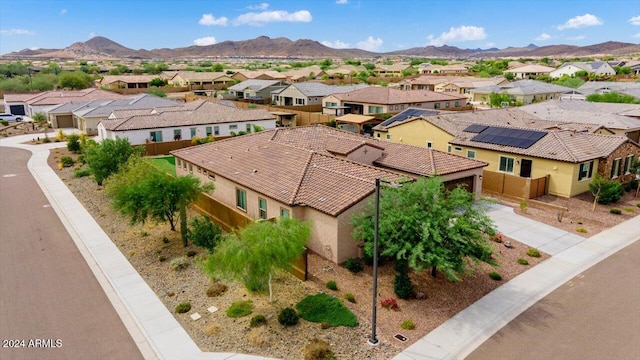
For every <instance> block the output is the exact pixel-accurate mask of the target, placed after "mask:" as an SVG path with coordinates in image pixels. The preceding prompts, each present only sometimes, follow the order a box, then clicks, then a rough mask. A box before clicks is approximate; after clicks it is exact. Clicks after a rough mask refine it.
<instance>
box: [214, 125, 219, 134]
mask: <svg viewBox="0 0 640 360" xmlns="http://www.w3.org/2000/svg"><path fill="white" fill-rule="evenodd" d="M213 135H216V136H217V135H220V126H214V127H213Z"/></svg>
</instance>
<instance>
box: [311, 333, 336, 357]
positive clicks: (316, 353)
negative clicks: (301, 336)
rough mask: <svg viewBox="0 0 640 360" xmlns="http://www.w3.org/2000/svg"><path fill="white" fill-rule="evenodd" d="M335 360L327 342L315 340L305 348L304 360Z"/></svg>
mask: <svg viewBox="0 0 640 360" xmlns="http://www.w3.org/2000/svg"><path fill="white" fill-rule="evenodd" d="M331 359H335V357H334V356H333V352H332V351H331V349H330V348H329V343H327V342H326V341H322V340H318V339H316V338H314V339H313V340H311V342H310V343H308V344H307V345H305V347H304V360H331Z"/></svg>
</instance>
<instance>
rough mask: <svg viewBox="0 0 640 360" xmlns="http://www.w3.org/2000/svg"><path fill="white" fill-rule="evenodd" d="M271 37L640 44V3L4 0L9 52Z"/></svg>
mask: <svg viewBox="0 0 640 360" xmlns="http://www.w3.org/2000/svg"><path fill="white" fill-rule="evenodd" d="M261 35H266V36H269V37H272V38H275V37H287V38H289V39H291V40H297V39H312V40H316V41H319V42H321V43H324V44H325V45H327V46H330V47H334V48H361V49H365V50H370V51H376V52H386V51H395V50H400V49H408V48H412V47H423V46H427V45H437V46H440V45H443V44H447V45H451V46H457V47H459V48H490V47H498V48H505V47H508V46H527V45H528V44H530V43H534V44H536V45H538V46H544V45H553V44H569V45H581V46H583V45H592V44H596V43H601V42H605V41H610V40H612V41H622V42H629V43H635V44H638V43H640V1H638V0H598V1H592V0H430V1H415V0H410V1H405V0H395V1H391V0H389V1H387V0H313V1H294V0H289V1H286V0H280V1H265V2H260V1H244V0H172V1H169V0H127V1H122V0H66V1H62V0H60V1H59V0H35V1H34V0H0V54H6V53H8V52H12V51H17V50H22V49H25V48H64V47H66V46H69V45H71V44H72V43H74V42H77V41H86V40H88V39H90V38H91V37H93V36H104V37H107V38H109V39H111V40H113V41H115V42H117V43H120V44H121V45H124V46H126V47H129V48H132V49H141V48H142V49H149V50H150V49H155V48H163V47H167V48H177V47H186V46H192V45H209V44H213V43H217V42H222V41H226V40H232V41H238V40H247V39H253V38H255V37H258V36H261Z"/></svg>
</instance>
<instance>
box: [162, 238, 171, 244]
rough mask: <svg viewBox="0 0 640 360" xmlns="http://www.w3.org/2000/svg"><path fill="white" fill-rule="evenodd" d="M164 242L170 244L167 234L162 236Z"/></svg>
mask: <svg viewBox="0 0 640 360" xmlns="http://www.w3.org/2000/svg"><path fill="white" fill-rule="evenodd" d="M162 242H163V243H165V244H168V243H169V238H168V237H166V236H163V237H162Z"/></svg>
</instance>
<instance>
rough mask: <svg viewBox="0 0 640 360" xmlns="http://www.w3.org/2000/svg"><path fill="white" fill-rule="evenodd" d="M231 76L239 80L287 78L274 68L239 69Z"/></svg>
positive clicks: (284, 79)
mask: <svg viewBox="0 0 640 360" xmlns="http://www.w3.org/2000/svg"><path fill="white" fill-rule="evenodd" d="M231 78H232V79H234V80H239V81H245V80H249V79H259V80H280V81H286V80H287V77H286V76H285V75H284V74H282V73H280V72H277V71H275V70H239V71H236V72H235V73H234V74H233V75H231Z"/></svg>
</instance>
